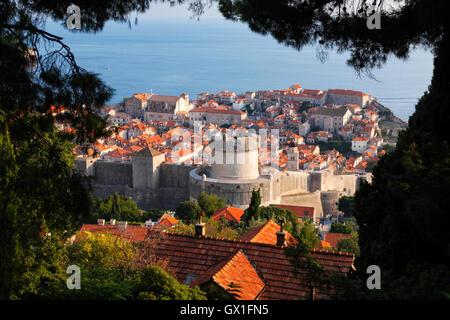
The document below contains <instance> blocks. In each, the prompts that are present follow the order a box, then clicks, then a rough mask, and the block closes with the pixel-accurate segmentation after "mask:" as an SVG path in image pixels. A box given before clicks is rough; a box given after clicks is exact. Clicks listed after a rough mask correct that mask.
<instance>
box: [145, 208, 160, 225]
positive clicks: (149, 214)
mask: <svg viewBox="0 0 450 320" xmlns="http://www.w3.org/2000/svg"><path fill="white" fill-rule="evenodd" d="M163 214H164V212H163V211H161V210H159V209H156V208H153V209H150V210H148V211H145V212H144V214H143V215H142V219H141V221H142V222H145V221H147V220H152V221H158V220H159V219H160V218H161V217H162V216H163Z"/></svg>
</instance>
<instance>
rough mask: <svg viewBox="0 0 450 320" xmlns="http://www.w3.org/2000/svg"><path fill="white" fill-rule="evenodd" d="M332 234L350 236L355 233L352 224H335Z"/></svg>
mask: <svg viewBox="0 0 450 320" xmlns="http://www.w3.org/2000/svg"><path fill="white" fill-rule="evenodd" d="M330 232H335V233H346V234H350V233H352V232H353V228H352V225H351V224H343V223H340V222H339V223H336V222H333V223H332V224H331V228H330Z"/></svg>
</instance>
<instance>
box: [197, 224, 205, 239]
mask: <svg viewBox="0 0 450 320" xmlns="http://www.w3.org/2000/svg"><path fill="white" fill-rule="evenodd" d="M205 231H206V223H197V224H196V225H195V236H196V237H204V236H205V233H206V232H205Z"/></svg>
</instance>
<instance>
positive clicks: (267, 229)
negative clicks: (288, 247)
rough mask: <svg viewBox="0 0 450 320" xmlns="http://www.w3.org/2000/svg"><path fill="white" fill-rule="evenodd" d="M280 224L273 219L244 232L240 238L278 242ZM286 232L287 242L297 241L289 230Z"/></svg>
mask: <svg viewBox="0 0 450 320" xmlns="http://www.w3.org/2000/svg"><path fill="white" fill-rule="evenodd" d="M280 229H281V228H280V226H279V225H278V224H276V223H275V222H274V221H273V220H272V219H270V220H269V221H267V222H266V223H265V224H263V225H261V226H259V227H256V228H253V229H251V230H249V231H247V232H246V233H244V234H243V235H242V236H241V237H240V238H239V240H242V241H250V242H256V243H266V244H272V245H276V244H277V234H276V233H277V231H280ZM285 232H286V242H287V243H290V242H293V243H295V242H297V240H295V238H294V237H293V236H292V235H291V234H290V233H289V232H287V231H285Z"/></svg>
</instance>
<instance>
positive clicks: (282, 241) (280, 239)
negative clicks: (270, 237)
mask: <svg viewBox="0 0 450 320" xmlns="http://www.w3.org/2000/svg"><path fill="white" fill-rule="evenodd" d="M284 245H286V232H284V231H277V246H279V247H283V246H284Z"/></svg>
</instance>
